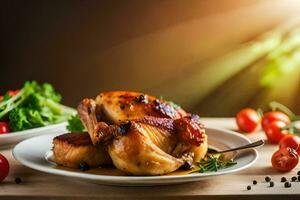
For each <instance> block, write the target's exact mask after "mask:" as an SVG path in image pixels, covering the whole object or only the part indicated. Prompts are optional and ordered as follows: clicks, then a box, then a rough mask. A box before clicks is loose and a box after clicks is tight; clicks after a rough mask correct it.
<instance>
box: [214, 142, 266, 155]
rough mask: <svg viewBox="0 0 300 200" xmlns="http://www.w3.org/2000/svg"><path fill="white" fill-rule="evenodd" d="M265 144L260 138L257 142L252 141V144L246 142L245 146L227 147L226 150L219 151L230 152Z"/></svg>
mask: <svg viewBox="0 0 300 200" xmlns="http://www.w3.org/2000/svg"><path fill="white" fill-rule="evenodd" d="M264 144H265V141H264V140H258V141H256V142H252V143H250V144H246V145H243V146H240V147H236V148H233V149H227V150H224V151H218V153H226V152H230V151H237V150H242V149H249V148H254V147H259V146H262V145H264Z"/></svg>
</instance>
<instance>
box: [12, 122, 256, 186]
mask: <svg viewBox="0 0 300 200" xmlns="http://www.w3.org/2000/svg"><path fill="white" fill-rule="evenodd" d="M206 128H207V129H211V130H216V131H222V132H226V133H229V134H231V135H234V136H236V137H240V138H242V139H243V140H245V141H247V142H248V143H250V142H251V141H250V140H249V139H248V138H247V137H246V136H244V135H241V134H239V133H237V132H234V131H231V130H227V129H223V128H215V127H214V128H212V127H206ZM56 134H57V133H56ZM50 135H55V133H50V134H44V135H39V136H35V137H32V138H28V139H26V140H23V141H21V142H20V143H18V144H17V145H16V146H15V147H14V148H13V151H12V154H13V156H14V158H15V159H16V160H17V161H19V162H20V163H21V164H22V165H24V166H26V167H28V168H31V169H34V170H37V171H40V172H44V173H48V174H54V175H62V176H66V177H72V178H79V179H85V180H92V181H103V182H107V181H108V182H111V183H116V182H124V181H126V182H127V183H130V182H131V181H140V182H145V183H149V181H157V180H161V181H167V180H170V181H172V180H178V179H180V180H186V179H197V178H203V179H204V178H209V177H212V176H219V175H226V174H232V173H235V172H238V171H241V170H244V169H246V168H248V167H250V166H251V165H253V164H254V163H255V162H256V161H257V159H258V157H259V154H258V152H257V150H256V149H252V153H253V156H254V159H252V160H251V162H249V163H247V164H246V165H243V166H241V167H239V168H236V169H232V170H230V171H217V172H211V173H198V174H196V173H195V174H187V175H174V176H111V175H97V174H88V173H81V172H72V171H65V170H60V169H54V168H49V166H41V165H40V164H36V163H32V162H31V161H27V160H25V159H23V158H20V157H19V156H18V154H17V150H18V148H20V146H21V145H22V144H23V143H25V142H27V141H28V140H32V139H37V138H38V137H46V136H50ZM43 158H44V156H43ZM135 183H138V182H135Z"/></svg>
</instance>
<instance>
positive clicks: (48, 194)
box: [0, 118, 300, 199]
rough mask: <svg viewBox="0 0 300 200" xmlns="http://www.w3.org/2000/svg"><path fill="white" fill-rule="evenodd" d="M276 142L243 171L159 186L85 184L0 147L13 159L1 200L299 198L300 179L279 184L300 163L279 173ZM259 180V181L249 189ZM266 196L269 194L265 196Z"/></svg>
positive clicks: (210, 122)
mask: <svg viewBox="0 0 300 200" xmlns="http://www.w3.org/2000/svg"><path fill="white" fill-rule="evenodd" d="M202 121H203V122H204V123H205V124H206V125H207V126H214V127H223V128H227V129H231V130H235V128H236V126H235V122H234V120H233V119H232V118H204V119H202ZM247 137H249V138H250V139H251V140H252V141H254V140H256V139H258V138H265V137H264V134H263V133H262V132H257V133H253V134H249V135H247ZM276 149H277V146H276V145H271V144H266V145H265V146H264V147H261V148H259V149H258V151H259V159H258V160H257V162H256V163H255V164H254V165H253V166H251V167H250V168H248V169H246V170H243V171H241V172H238V173H235V174H232V175H225V176H219V177H215V178H212V179H208V180H203V181H200V182H194V183H188V184H180V185H170V186H156V187H119V186H104V185H96V184H93V183H86V182H82V181H78V180H75V179H71V178H66V177H62V176H56V175H50V174H45V173H40V172H38V171H34V170H31V169H29V168H27V167H24V166H22V165H20V164H19V163H18V162H17V161H16V160H15V159H14V158H13V157H12V154H11V149H4V150H0V153H1V154H4V155H5V156H6V157H7V158H8V159H9V162H10V165H11V168H10V170H11V171H10V174H9V177H7V178H6V180H5V181H4V182H2V183H1V184H0V199H18V198H19V199H40V198H43V199H78V198H84V199H98V198H99V199H134V198H139V199H150V198H151V199H152V198H159V199H162V198H163V199H199V198H202V199H204V198H205V199H265V198H266V197H272V199H282V198H283V197H285V198H288V199H296V198H297V196H298V195H299V194H300V182H295V183H292V187H291V188H284V186H283V184H282V183H280V178H281V177H282V176H285V177H291V176H293V175H294V174H296V173H297V171H298V170H299V169H300V167H299V166H300V165H299V166H298V167H297V168H296V169H294V170H293V171H292V172H289V173H285V174H280V173H278V172H275V171H274V170H273V169H272V167H271V162H270V159H271V155H272V153H273V152H274V151H275V150H276ZM266 175H270V176H271V177H272V179H273V180H274V181H275V186H274V187H273V188H270V187H268V184H267V183H266V182H265V181H264V178H265V176H266ZM15 177H21V178H22V183H21V184H15V183H14V178H15ZM253 179H256V180H257V181H258V184H257V185H256V186H252V190H250V191H247V190H246V186H247V185H249V184H250V185H252V180H253ZM266 195H267V196H266Z"/></svg>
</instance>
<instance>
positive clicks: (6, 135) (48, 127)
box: [0, 121, 68, 141]
mask: <svg viewBox="0 0 300 200" xmlns="http://www.w3.org/2000/svg"><path fill="white" fill-rule="evenodd" d="M67 123H68V122H67V121H64V122H59V123H55V124H49V125H47V126H42V127H37V128H31V129H27V130H23V131H16V132H10V133H7V134H1V135H0V140H1V139H4V138H5V139H7V138H13V137H17V136H20V135H27V134H33V132H39V131H43V130H44V129H50V128H56V127H60V126H62V125H67ZM44 135H47V134H44ZM38 136H40V135H37V136H34V137H38ZM28 139H30V138H28ZM26 140H27V139H26ZM23 141H25V140H23Z"/></svg>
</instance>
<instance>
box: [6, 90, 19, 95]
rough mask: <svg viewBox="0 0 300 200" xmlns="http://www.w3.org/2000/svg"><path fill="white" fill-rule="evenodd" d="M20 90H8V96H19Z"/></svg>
mask: <svg viewBox="0 0 300 200" xmlns="http://www.w3.org/2000/svg"><path fill="white" fill-rule="evenodd" d="M18 92H19V90H8V91H7V92H6V94H8V95H9V96H15V95H16V94H18Z"/></svg>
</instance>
